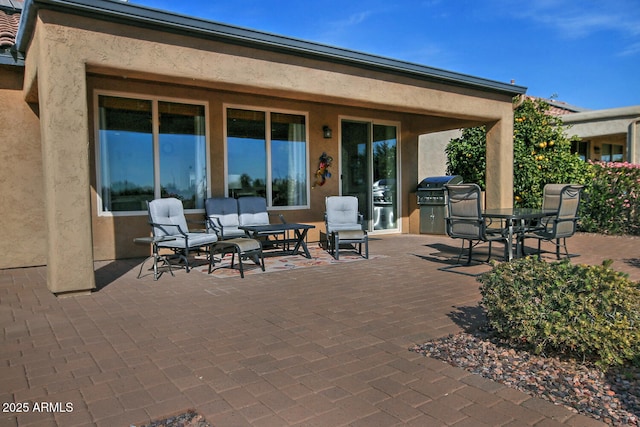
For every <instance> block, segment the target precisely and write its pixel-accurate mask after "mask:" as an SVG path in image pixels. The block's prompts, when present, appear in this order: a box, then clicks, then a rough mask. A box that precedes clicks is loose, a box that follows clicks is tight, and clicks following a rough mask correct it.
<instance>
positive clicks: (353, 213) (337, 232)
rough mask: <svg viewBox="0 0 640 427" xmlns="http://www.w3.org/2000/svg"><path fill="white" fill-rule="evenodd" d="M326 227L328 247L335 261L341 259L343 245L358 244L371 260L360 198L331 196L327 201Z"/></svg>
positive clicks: (359, 251)
mask: <svg viewBox="0 0 640 427" xmlns="http://www.w3.org/2000/svg"><path fill="white" fill-rule="evenodd" d="M324 218H325V227H326V233H327V246H328V249H329V252H330V253H331V254H332V255H333V257H334V258H335V259H340V245H341V244H352V245H353V244H358V253H359V254H360V255H362V245H363V244H364V246H365V254H364V257H365V258H369V237H368V235H367V231H366V230H364V229H363V227H362V219H363V218H362V215H361V214H360V213H359V212H358V198H357V197H355V196H329V197H327V198H326V199H325V215H324Z"/></svg>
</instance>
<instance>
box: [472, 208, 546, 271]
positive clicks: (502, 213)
mask: <svg viewBox="0 0 640 427" xmlns="http://www.w3.org/2000/svg"><path fill="white" fill-rule="evenodd" d="M557 213H558V212H557V211H556V210H543V209H534V208H497V209H485V210H484V211H483V213H482V215H483V216H484V217H485V218H489V219H492V220H493V219H499V220H501V221H504V230H505V231H506V233H507V241H508V242H509V244H507V247H506V251H505V257H506V259H507V260H508V261H511V260H513V258H514V254H515V256H522V255H523V252H524V234H525V233H526V232H527V231H530V230H531V229H532V228H531V226H530V224H537V223H538V222H539V221H540V220H541V219H542V218H545V217H551V216H555V215H557ZM514 237H515V240H514ZM514 244H515V250H514Z"/></svg>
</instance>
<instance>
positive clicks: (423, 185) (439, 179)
mask: <svg viewBox="0 0 640 427" xmlns="http://www.w3.org/2000/svg"><path fill="white" fill-rule="evenodd" d="M461 182H462V177H461V176H460V175H445V176H430V177H427V178H425V179H423V180H422V181H420V184H418V190H421V189H443V188H444V185H445V184H460V183H461Z"/></svg>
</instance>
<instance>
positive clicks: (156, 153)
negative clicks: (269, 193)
mask: <svg viewBox="0 0 640 427" xmlns="http://www.w3.org/2000/svg"><path fill="white" fill-rule="evenodd" d="M100 96H112V97H119V98H129V99H139V100H141V101H151V119H152V121H153V122H152V126H151V129H152V137H153V188H154V196H153V197H154V199H159V198H160V196H161V188H160V174H159V173H158V172H157V171H159V170H160V150H159V144H160V138H159V137H160V123H159V120H158V111H159V110H158V103H159V102H175V103H179V104H190V105H200V106H203V107H204V123H205V124H204V126H205V130H204V138H205V161H206V165H207V167H206V180H207V194H206V197H211V154H210V153H211V150H210V146H209V102H208V101H206V100H200V99H190V98H173V97H168V96H152V95H148V94H141V93H134V92H120V91H110V90H94V92H93V123H94V126H93V127H94V141H95V165H96V193H97V202H98V204H97V208H98V216H102V217H116V216H141V215H147V214H148V213H147V211H146V210H138V211H115V212H114V211H105V210H104V209H103V208H102V178H101V177H102V169H101V168H102V166H101V159H100V152H101V150H100V108H99V98H100ZM185 213H204V209H185Z"/></svg>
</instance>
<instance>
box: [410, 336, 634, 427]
mask: <svg viewBox="0 0 640 427" xmlns="http://www.w3.org/2000/svg"><path fill="white" fill-rule="evenodd" d="M409 350H411V351H415V352H418V353H421V354H424V355H425V356H429V357H433V358H436V359H440V360H443V361H445V362H448V363H449V364H451V365H453V366H457V367H460V368H463V369H466V370H467V371H469V372H472V373H474V374H480V375H482V376H483V377H485V378H489V379H492V380H494V381H498V382H500V383H502V384H505V385H507V386H509V387H513V388H516V389H518V390H521V391H523V392H525V393H528V394H530V395H534V396H537V397H540V398H543V399H546V400H548V401H550V402H553V403H555V404H557V405H563V406H565V407H566V408H568V409H569V410H572V411H574V412H579V413H581V414H584V415H587V416H591V417H593V418H595V419H597V420H600V421H603V422H605V423H607V424H609V425H614V426H638V425H640V421H639V420H638V418H639V417H640V369H638V368H633V367H624V368H619V369H616V370H612V371H609V372H606V373H605V372H602V371H601V370H600V369H598V368H596V367H594V366H590V365H585V364H580V363H577V362H572V361H562V360H559V359H557V358H553V357H541V356H536V355H533V354H530V353H528V352H526V351H518V350H514V349H513V348H510V347H508V346H504V345H501V344H500V342H499V341H498V340H496V339H494V338H491V336H490V335H489V334H487V333H483V332H477V333H473V334H469V333H460V334H456V335H450V336H448V337H445V338H441V339H437V340H433V341H429V342H427V343H425V344H422V345H416V346H414V347H412V348H410V349H409Z"/></svg>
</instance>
